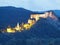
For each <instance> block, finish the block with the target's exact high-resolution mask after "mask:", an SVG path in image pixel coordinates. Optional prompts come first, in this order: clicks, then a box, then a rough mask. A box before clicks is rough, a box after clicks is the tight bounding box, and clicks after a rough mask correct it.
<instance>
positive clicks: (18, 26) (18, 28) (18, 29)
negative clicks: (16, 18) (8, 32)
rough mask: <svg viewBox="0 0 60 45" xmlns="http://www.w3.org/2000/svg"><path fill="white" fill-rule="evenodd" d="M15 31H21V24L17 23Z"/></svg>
mask: <svg viewBox="0 0 60 45" xmlns="http://www.w3.org/2000/svg"><path fill="white" fill-rule="evenodd" d="M15 30H17V31H20V30H21V27H20V25H19V23H17V25H16V27H15Z"/></svg>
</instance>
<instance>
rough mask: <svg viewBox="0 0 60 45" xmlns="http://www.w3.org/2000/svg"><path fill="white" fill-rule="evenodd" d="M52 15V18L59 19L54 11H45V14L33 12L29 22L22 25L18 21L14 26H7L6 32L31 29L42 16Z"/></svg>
mask: <svg viewBox="0 0 60 45" xmlns="http://www.w3.org/2000/svg"><path fill="white" fill-rule="evenodd" d="M47 17H51V18H52V19H57V18H56V16H54V14H53V13H52V12H45V13H43V14H31V16H30V19H28V22H27V23H25V24H24V23H22V24H21V25H20V24H19V23H17V25H16V26H15V27H14V28H11V27H8V28H6V32H8V33H15V32H17V31H18V32H21V31H23V30H29V29H30V28H31V27H32V26H33V25H34V24H35V23H36V22H37V21H38V20H39V19H40V18H47Z"/></svg>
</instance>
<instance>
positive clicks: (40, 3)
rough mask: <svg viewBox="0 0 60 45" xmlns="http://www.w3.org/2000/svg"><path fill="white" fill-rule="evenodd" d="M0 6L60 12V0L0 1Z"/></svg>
mask: <svg viewBox="0 0 60 45" xmlns="http://www.w3.org/2000/svg"><path fill="white" fill-rule="evenodd" d="M1 6H14V7H23V8H25V9H29V10H32V11H45V10H60V0H0V7H1Z"/></svg>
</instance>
